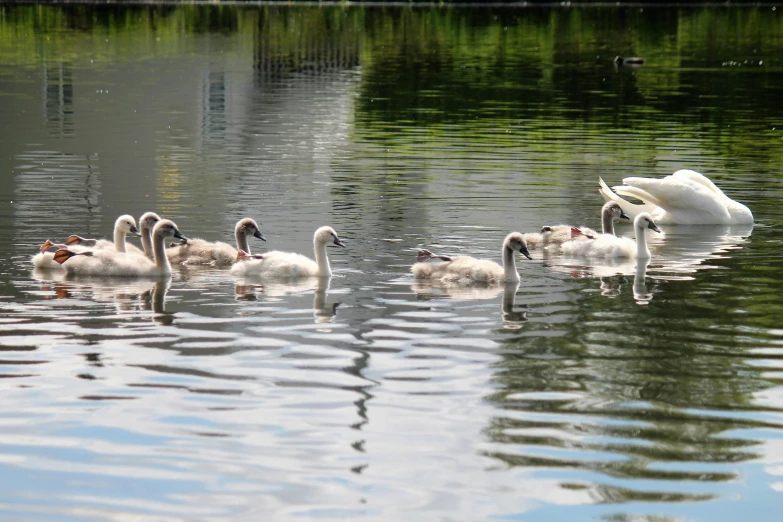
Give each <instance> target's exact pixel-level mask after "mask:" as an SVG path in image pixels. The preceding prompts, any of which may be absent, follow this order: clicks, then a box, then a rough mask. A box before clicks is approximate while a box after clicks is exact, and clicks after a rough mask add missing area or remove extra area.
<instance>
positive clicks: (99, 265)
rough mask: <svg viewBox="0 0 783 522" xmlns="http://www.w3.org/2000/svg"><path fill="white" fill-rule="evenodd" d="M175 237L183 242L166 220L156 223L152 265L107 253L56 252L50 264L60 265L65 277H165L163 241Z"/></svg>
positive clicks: (168, 271) (142, 259)
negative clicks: (53, 261)
mask: <svg viewBox="0 0 783 522" xmlns="http://www.w3.org/2000/svg"><path fill="white" fill-rule="evenodd" d="M173 237H176V238H178V239H186V238H185V236H183V235H182V234H181V233H180V231H179V230H177V225H175V224H174V222H172V221H169V220H168V219H162V220H160V221H158V224H157V225H155V228H154V229H153V230H152V249H153V252H154V254H155V261H154V262H153V261H150V260H149V259H147V258H146V257H144V256H141V255H138V254H123V253H122V252H113V251H111V250H93V251H87V252H73V251H71V250H58V251H57V252H55V253H54V260H55V261H56V262H58V263H60V264H62V266H63V268H64V269H65V270H66V272H67V273H68V275H77V276H99V277H168V276H170V275H171V264H170V263H169V259H168V257H166V251H165V250H166V247H165V241H166V240H168V239H170V238H173Z"/></svg>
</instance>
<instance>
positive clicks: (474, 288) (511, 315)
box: [411, 279, 527, 330]
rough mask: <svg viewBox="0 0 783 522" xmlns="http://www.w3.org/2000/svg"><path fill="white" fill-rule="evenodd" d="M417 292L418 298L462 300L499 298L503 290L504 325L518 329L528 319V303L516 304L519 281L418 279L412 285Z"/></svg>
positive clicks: (502, 312) (426, 299)
mask: <svg viewBox="0 0 783 522" xmlns="http://www.w3.org/2000/svg"><path fill="white" fill-rule="evenodd" d="M411 289H412V290H413V291H414V292H415V293H416V298H417V299H420V300H425V301H429V300H431V299H439V298H446V299H461V300H489V299H495V298H497V296H498V294H499V293H501V292H503V300H502V304H501V317H502V319H503V323H504V326H505V327H506V328H508V329H512V330H516V329H519V328H521V327H522V323H524V322H525V321H527V305H516V304H515V298H516V294H517V290H518V289H519V283H517V282H508V283H503V284H500V285H480V284H473V285H458V284H449V283H445V282H442V281H428V280H419V279H416V280H414V281H413V284H412V285H411Z"/></svg>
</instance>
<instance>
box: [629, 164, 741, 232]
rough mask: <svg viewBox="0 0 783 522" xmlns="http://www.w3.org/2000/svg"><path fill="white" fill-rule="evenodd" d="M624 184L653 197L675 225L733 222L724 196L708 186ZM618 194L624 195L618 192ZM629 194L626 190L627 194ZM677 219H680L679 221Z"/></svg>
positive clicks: (682, 181)
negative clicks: (675, 217)
mask: <svg viewBox="0 0 783 522" xmlns="http://www.w3.org/2000/svg"><path fill="white" fill-rule="evenodd" d="M623 183H625V184H626V185H628V186H629V187H633V188H636V189H639V190H641V191H644V192H645V193H647V194H649V195H650V196H651V197H652V198H653V201H654V202H655V203H656V204H657V205H658V206H659V207H661V208H663V209H664V210H666V212H667V214H669V215H670V216H672V219H670V220H669V221H670V222H671V223H675V222H680V223H688V222H690V223H694V224H699V223H726V222H728V221H729V220H730V219H731V216H730V215H729V211H728V209H727V208H726V203H725V201H724V198H722V197H721V195H722V194H721V195H718V194H716V193H715V192H713V191H712V190H711V189H710V188H709V187H707V186H706V185H704V184H702V183H700V182H698V181H693V180H692V179H689V178H687V177H683V176H673V175H672V176H666V177H665V178H662V179H655V178H624V179H623ZM615 190H617V191H618V193H622V192H620V189H618V188H615ZM628 190H630V189H627V188H623V192H627V191H628ZM645 201H649V200H647V199H645ZM674 216H677V219H676V220H675V219H673V217H674Z"/></svg>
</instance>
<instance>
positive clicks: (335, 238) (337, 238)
mask: <svg viewBox="0 0 783 522" xmlns="http://www.w3.org/2000/svg"><path fill="white" fill-rule="evenodd" d="M334 244H335V245H337V246H341V247H343V248H345V243H343V242H342V241H340V238H339V237H337V236H334Z"/></svg>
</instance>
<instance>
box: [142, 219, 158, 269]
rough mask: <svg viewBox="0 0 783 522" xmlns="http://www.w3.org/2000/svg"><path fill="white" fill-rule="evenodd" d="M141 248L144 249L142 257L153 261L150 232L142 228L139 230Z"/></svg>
mask: <svg viewBox="0 0 783 522" xmlns="http://www.w3.org/2000/svg"><path fill="white" fill-rule="evenodd" d="M141 246H142V248H144V255H146V256H147V257H148V258H150V259H152V260H153V261H154V260H155V252H154V251H153V248H152V230H151V229H149V228H147V227H144V228H142V229H141Z"/></svg>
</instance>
